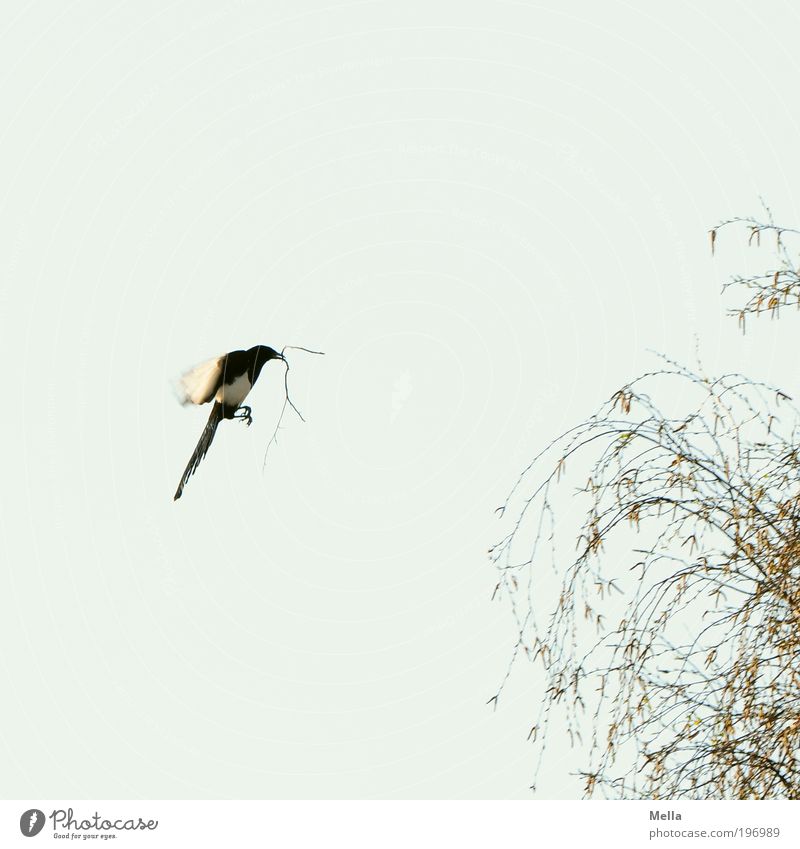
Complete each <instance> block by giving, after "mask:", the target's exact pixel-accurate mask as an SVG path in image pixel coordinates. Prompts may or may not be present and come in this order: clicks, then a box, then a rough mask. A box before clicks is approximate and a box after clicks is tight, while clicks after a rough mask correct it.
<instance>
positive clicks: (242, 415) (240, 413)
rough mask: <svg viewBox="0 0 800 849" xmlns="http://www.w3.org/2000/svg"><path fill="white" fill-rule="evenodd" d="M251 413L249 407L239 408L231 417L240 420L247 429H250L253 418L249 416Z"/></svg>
mask: <svg viewBox="0 0 800 849" xmlns="http://www.w3.org/2000/svg"><path fill="white" fill-rule="evenodd" d="M252 412H253V411H252V410H251V409H250V407H239V408H238V409H237V410H236V412H235V413H234V414H233V417H234V418H235V419H241V420H242V421H243V422H245V423H246V424H247V426H248V427H250V425H251V424H253V416H252V415H251V414H252Z"/></svg>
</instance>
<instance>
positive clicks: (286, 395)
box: [261, 345, 325, 474]
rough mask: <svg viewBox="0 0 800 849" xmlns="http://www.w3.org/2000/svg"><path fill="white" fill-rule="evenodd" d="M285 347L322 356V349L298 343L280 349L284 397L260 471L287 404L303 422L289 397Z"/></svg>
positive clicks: (273, 441)
mask: <svg viewBox="0 0 800 849" xmlns="http://www.w3.org/2000/svg"><path fill="white" fill-rule="evenodd" d="M287 349H291V350H293V351H305V352H306V353H307V354H317V355H319V356H324V354H325V352H324V351H312V350H311V349H310V348H303V347H301V346H300V345H284V346H283V348H282V349H281V359H282V360H283V364H284V365H285V366H286V369H285V370H284V372H283V390H284V399H283V406H282V407H281V414H280V415H279V416H278V422H277V424H276V425H275V430H274V431H273V432H272V436H271V437H270V440H269V442H268V443H267V447H266V449H265V451H264V462H263V463H262V465H261V473H262V474H263V473H264V469H265V468H266V467H267V455H268V454H269V449H270V448H271V447H272V445H273V443H277V441H278V431H279V430H280V428H281V422H282V421H283V416H284V413H285V412H286V407H287V405H288V406H290V407H291V408H292V409H293V410H294V411H295V413H297V415H298V417H299V419H300V421H301V422H305V419H304V418H303V414H302V413H301V412H300V410H298V409H297V407H296V406H295V403H294V401H292V399H291V398H290V397H289V361H288V360H287V359H286V357H285V356H284V354H285V352H286V350H287Z"/></svg>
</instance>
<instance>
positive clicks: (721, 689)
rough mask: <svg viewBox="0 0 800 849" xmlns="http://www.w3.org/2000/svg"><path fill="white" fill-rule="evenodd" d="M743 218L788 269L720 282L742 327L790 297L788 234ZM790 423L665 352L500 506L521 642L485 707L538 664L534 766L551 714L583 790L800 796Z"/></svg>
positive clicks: (755, 386)
mask: <svg viewBox="0 0 800 849" xmlns="http://www.w3.org/2000/svg"><path fill="white" fill-rule="evenodd" d="M735 220H736V221H742V219H735ZM744 222H745V224H746V226H748V227H750V228H751V235H750V238H751V240H752V239H754V238H759V237H760V235H761V234H763V233H765V232H770V231H771V232H773V233H776V234H777V245H778V256H779V261H780V267H779V268H778V269H777V271H775V270H773V271H771V272H769V273H768V274H766V275H763V276H758V277H753V278H735V279H734V281H732V284H731V285H736V286H739V287H741V288H745V289H748V290H753V291H752V292H750V293H749V299H748V300H747V302H746V303H745V305H744V306H743V307H742V308H740V309H738V310H736V314H737V315H740V316H741V317H740V321H743V316H745V315H747V314H749V313H758V312H759V311H760V310H761V309H762V307H764V308H766V309H767V310H771V311H772V312H773V314H774V313H775V312H776V311H777V309H778V307H779V306H780V305H781V304H785V303H798V304H800V278H798V276H797V271H796V270H795V267H794V266H793V265H792V264H791V261H790V258H789V256H788V252H787V251H786V249H785V243H784V234H786V233H787V232H789V231H787V230H785V229H779V228H777V227H775V225H774V224H773V223H771V216H770V220H769V221H768V223H767V224H761V223H758V222H756V221H753V220H752V219H745V220H744ZM732 223H733V221H731V222H723V224H721V225H720V227H718V228H716V229H715V231H712V234H714V235H713V236H712V244H713V241H715V240H716V235H715V234H716V232H718V230H719V229H720V228H722V227H727V226H729V225H730V224H732ZM792 232H794V231H792ZM775 298H778V299H779V303H777V302H775V301H774V300H773V299H775ZM667 389H669V390H670V391H669V394H668V395H665V394H664V393H665V390H667ZM660 397H663V398H666V399H667V400H666V401H657V400H656V399H658V398H660ZM676 398H680V399H681V406H682V409H681V410H680V411H677V412H676V411H674V410H668V409H667V406H666V405H667V404H671V403H673V399H676ZM799 426H800V416H798V411H797V409H796V408H795V407H794V406H793V405H792V404H791V401H790V399H789V397H788V396H787V395H786V394H785V393H783V392H781V391H780V390H778V389H776V388H774V387H770V386H768V385H766V384H762V383H759V382H757V381H754V380H751V379H749V378H747V377H745V376H743V375H738V374H726V375H722V376H719V377H712V376H708V375H706V374H705V373H704V372H703V370H702V368H701V367H699V368H698V371H692V370H690V369H687V368H685V367H683V366H681V365H678V364H676V363H674V362H671V361H669V360H666V359H664V360H663V363H662V366H661V367H660V368H659V369H657V370H655V371H653V372H651V373H649V374H645V375H642V376H641V377H639V378H637V379H636V380H633V381H631V382H630V383H628V384H626V385H625V386H623V387H622V388H621V389H619V390H618V391H617V392H615V393H614V394H613V395H612V396H611V398H610V399H609V401H608V402H606V403H605V404H604V405H603V406H602V407H601V408H600V409H599V410H598V411H597V412H596V413H595V414H594V415H593V416H591V417H590V418H588V419H587V420H586V421H584V422H582V423H581V424H578V425H577V426H575V427H573V428H571V429H570V430H569V431H567V432H566V433H564V434H563V435H562V436H560V437H558V438H557V439H556V440H554V441H553V442H552V443H551V444H550V445H549V446H547V447H546V448H545V449H544V450H543V451H542V452H541V453H540V454H539V455H538V456H537V457H536V458H535V459H534V460H533V461H532V462H531V464H530V465H529V466H528V467H527V468H526V469H525V470H524V471H523V472H522V474H521V475H520V477H519V479H518V480H517V482H516V484H515V485H514V487H513V489H512V491H511V493H510V494H509V496H508V499H507V500H506V502H505V504H504V505H503V507H501V508H499V512H500V513H501V515H503V516H505V517H507V520H508V519H509V518H511V517H513V519H512V522H511V525H510V529H509V530H508V533H507V534H506V535H505V537H504V538H503V539H502V540H501V541H500V542H499V543H498V544H497V545H495V546H494V548H493V549H491V552H490V556H491V559H492V562H493V564H494V566H495V568H496V569H497V570H498V572H499V581H498V584H497V589H496V593H497V594H499V595H500V596H501V597H504V598H505V599H506V600H507V602H508V603H509V605H510V607H511V610H512V613H513V615H514V617H515V620H516V624H517V628H518V639H517V642H516V645H515V646H514V649H513V653H512V658H511V662H510V665H509V669H508V672H507V674H506V676H505V678H504V679H503V681H502V682H501V685H500V688H499V690H498V693H497V695H496V696H495V697H494V701H495V703H496V702H497V699H498V697H499V696H500V694H501V693H502V690H503V688H504V687H505V685H506V682H507V681H508V677H509V675H510V674H511V672H512V670H513V669H514V667H515V665H516V664H517V662H518V661H519V660H520V659H522V658H527V659H528V660H529V661H530V662H532V663H535V664H541V667H542V669H543V671H544V680H545V682H546V683H545V692H544V696H543V700H542V704H541V708H540V711H539V714H538V717H537V719H536V722H535V724H534V726H533V728H532V729H531V734H530V738H531V739H532V740H533V741H534V745H535V746H536V747H537V748H538V749H539V760H538V762H539V763H540V762H541V756H542V754H543V752H544V749H545V748H546V746H547V743H548V740H549V739H550V736H551V735H550V734H549V732H550V731H551V724H552V719H553V717H554V715H555V714H556V713H558V714H559V715H560V717H561V721H563V722H564V723H566V731H567V734H568V735H569V737H570V739H571V741H572V743H573V744H574V745H582V746H583V749H582V752H583V754H584V756H585V760H586V763H585V766H584V768H583V769H582V770H581V775H582V776H583V779H584V782H585V794H586V795H587V796H592V795H595V794H602V795H604V796H607V797H617V798H672V799H677V798H702V799H710V798H736V799H747V798H758V799H767V798H792V799H794V798H800V428H799ZM570 481H572V482H573V484H574V483H575V482H576V481H577V482H578V483H579V484H580V486H579V488H578V489H577V490H575V488H574V486H573V488H572V490H571V491H567V490H566V486H567V484H568V483H569V482H570ZM575 511H577V514H575ZM573 515H577V516H578V518H577V520H574V519H573ZM575 537H577V552H576V553H575V549H572V553H570V554H568V555H566V556H565V545H571V544H572V543H574V540H575ZM548 567H549V568H548ZM544 614H546V615H544ZM587 732H588V734H587ZM584 735H585V737H584Z"/></svg>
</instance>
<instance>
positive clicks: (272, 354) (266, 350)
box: [255, 345, 283, 366]
mask: <svg viewBox="0 0 800 849" xmlns="http://www.w3.org/2000/svg"><path fill="white" fill-rule="evenodd" d="M255 352H256V363H258V365H259V366H263V365H264V363H266V362H269V361H270V360H282V359H283V354H279V353H278V352H277V351H276V350H275V349H274V348H270V347H269V345H256V346H255Z"/></svg>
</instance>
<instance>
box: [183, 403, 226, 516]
mask: <svg viewBox="0 0 800 849" xmlns="http://www.w3.org/2000/svg"><path fill="white" fill-rule="evenodd" d="M222 418H223V416H222V404H220V403H219V401H215V402H214V406H213V407H212V408H211V415H210V416H209V417H208V422H207V424H206V426H205V428H204V429H203V433H202V434H201V436H200V441H199V442H198V443H197V448H195V449H194V454H192V458H191V459H190V460H189V464H188V465H187V466H186V470H185V471H184V473H183V477H182V478H181V482H180V483H179V484H178V489H177V490H176V491H175V497H174V498H173V499H172V500H173V501H177V500H178V499H179V498H180V497H181V495H183V488H184V487H185V486H186V484H187V482H188V480H189V478H190V477H191V476H192V475H193V474H194V473H195V472H196V471H197V467H198V466H199V465H200V461H201V460H202V459H203V457H205V456H206V454H207V453H208V449H209V448H210V447H211V443H212V442H213V441H214V434H215V433H216V432H217V426H218V425H219V423H220V422H221V421H222Z"/></svg>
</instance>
